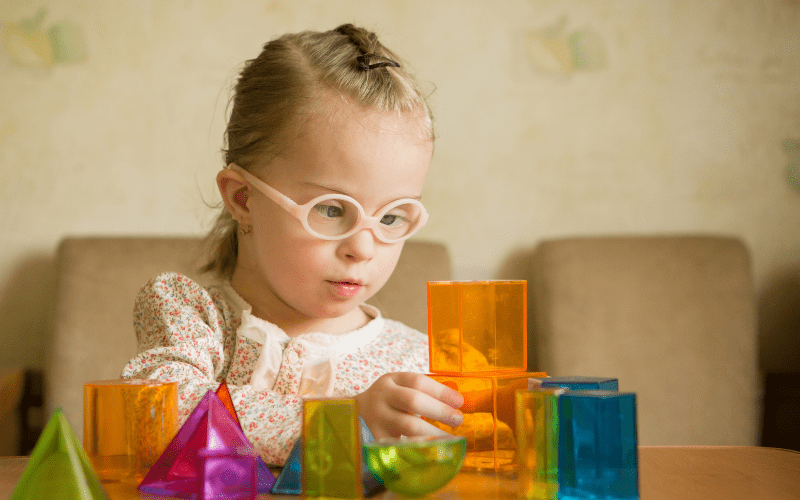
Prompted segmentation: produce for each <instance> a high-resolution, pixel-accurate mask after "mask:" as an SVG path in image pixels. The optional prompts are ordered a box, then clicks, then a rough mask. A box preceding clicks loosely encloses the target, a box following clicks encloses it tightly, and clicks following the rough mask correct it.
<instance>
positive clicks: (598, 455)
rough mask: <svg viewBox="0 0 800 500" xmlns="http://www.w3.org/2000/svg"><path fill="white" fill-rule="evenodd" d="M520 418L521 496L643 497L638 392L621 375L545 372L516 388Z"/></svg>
mask: <svg viewBox="0 0 800 500" xmlns="http://www.w3.org/2000/svg"><path fill="white" fill-rule="evenodd" d="M516 418H517V428H518V429H520V433H519V436H518V444H519V456H520V467H519V472H518V479H519V488H520V496H521V497H522V498H527V499H536V500H555V499H556V498H558V499H559V500H578V499H585V498H592V499H596V500H634V499H638V498H639V490H638V460H637V436H636V397H635V394H632V393H620V392H619V391H618V383H617V380H616V379H604V378H596V377H559V378H546V379H542V380H541V388H533V389H531V390H529V391H519V392H518V393H517V394H516Z"/></svg>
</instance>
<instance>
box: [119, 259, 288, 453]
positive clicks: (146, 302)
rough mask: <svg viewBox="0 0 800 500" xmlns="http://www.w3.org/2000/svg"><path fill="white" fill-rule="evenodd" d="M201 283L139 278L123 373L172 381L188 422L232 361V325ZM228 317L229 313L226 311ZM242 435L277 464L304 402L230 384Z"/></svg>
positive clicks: (180, 411) (168, 276)
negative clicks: (134, 347)
mask: <svg viewBox="0 0 800 500" xmlns="http://www.w3.org/2000/svg"><path fill="white" fill-rule="evenodd" d="M224 314H225V312H224V311H220V309H218V308H217V307H216V306H215V304H214V301H213V300H212V298H211V296H210V295H209V293H208V291H207V290H205V289H204V288H203V287H201V286H200V285H198V284H197V283H195V282H194V281H192V280H190V279H189V278H187V277H185V276H181V275H179V274H175V273H168V274H162V275H159V276H157V277H156V278H154V279H153V280H151V281H150V282H149V283H147V285H145V286H144V287H143V288H142V289H141V291H140V292H139V295H138V297H137V299H136V303H135V306H134V328H135V330H136V337H137V341H138V346H139V348H138V351H139V353H138V354H137V355H136V357H134V358H133V359H132V360H131V361H129V362H128V364H127V365H126V366H125V368H124V369H123V372H122V377H123V378H154V379H158V380H163V381H168V382H177V383H178V416H179V420H180V422H181V425H182V424H183V422H185V421H186V419H187V418H188V417H189V415H190V414H191V413H192V411H193V410H194V408H195V407H196V406H197V403H198V402H199V401H200V399H202V397H203V396H204V395H205V394H206V392H208V391H209V390H211V391H215V390H216V389H217V388H218V387H219V384H220V382H221V381H222V379H223V378H225V374H226V373H227V371H228V369H229V368H230V364H231V359H232V357H233V351H234V349H235V347H236V335H235V332H228V333H227V334H226V333H225V329H226V321H225V318H224V317H223V315H224ZM228 320H230V318H228ZM228 390H229V391H230V393H231V398H232V399H233V403H234V406H235V407H236V409H237V414H238V416H239V420H240V422H241V424H242V428H243V430H244V432H245V435H246V436H247V438H248V439H249V440H250V442H251V443H252V444H253V446H254V447H255V449H256V451H257V452H258V453H259V454H260V455H261V457H262V458H263V459H264V461H265V462H267V463H268V464H275V465H283V463H284V462H285V461H286V458H287V456H288V455H289V452H290V451H291V448H292V446H293V445H294V442H295V441H296V440H297V438H298V437H299V436H300V425H301V416H302V402H301V400H300V399H299V398H298V397H297V396H296V395H286V394H278V393H276V392H273V391H260V392H256V391H254V390H253V388H252V387H251V386H249V385H239V386H235V385H228Z"/></svg>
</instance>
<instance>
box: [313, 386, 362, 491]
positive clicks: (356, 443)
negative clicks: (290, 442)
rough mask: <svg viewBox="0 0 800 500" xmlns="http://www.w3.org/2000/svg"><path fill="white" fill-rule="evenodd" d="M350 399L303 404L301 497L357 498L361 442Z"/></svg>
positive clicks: (356, 409) (359, 488) (355, 407)
mask: <svg viewBox="0 0 800 500" xmlns="http://www.w3.org/2000/svg"><path fill="white" fill-rule="evenodd" d="M358 427H359V425H358V405H357V404H356V401H355V400H354V399H307V400H305V401H304V402H303V467H302V472H301V475H302V485H303V496H306V497H326V498H360V497H361V493H362V490H361V443H360V440H359V436H358Z"/></svg>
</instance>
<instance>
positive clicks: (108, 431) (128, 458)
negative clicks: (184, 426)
mask: <svg viewBox="0 0 800 500" xmlns="http://www.w3.org/2000/svg"><path fill="white" fill-rule="evenodd" d="M177 396H178V384H177V383H175V382H161V381H158V380H141V379H125V380H103V381H97V382H88V383H86V384H84V386H83V447H84V449H85V450H86V454H87V455H88V457H89V460H90V461H91V462H92V465H93V466H94V468H95V470H96V471H97V475H98V477H99V478H100V480H101V481H104V482H113V481H124V482H137V483H138V482H140V481H141V480H142V479H143V478H144V476H145V475H146V474H147V472H148V471H149V470H150V467H152V465H153V464H154V463H155V462H156V460H158V457H159V456H161V453H163V451H164V449H165V448H166V447H167V445H168V444H169V442H170V441H172V438H173V437H174V436H175V433H177V432H178V400H177Z"/></svg>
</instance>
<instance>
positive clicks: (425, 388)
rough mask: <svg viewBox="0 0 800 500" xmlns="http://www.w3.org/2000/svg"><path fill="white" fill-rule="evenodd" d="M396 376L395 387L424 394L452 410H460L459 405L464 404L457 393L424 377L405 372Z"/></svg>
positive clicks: (461, 397)
mask: <svg viewBox="0 0 800 500" xmlns="http://www.w3.org/2000/svg"><path fill="white" fill-rule="evenodd" d="M397 375H398V376H397V377H396V379H395V383H396V384H397V385H400V386H403V387H408V388H409V389H414V390H417V391H420V392H422V393H425V394H427V395H428V396H431V397H433V398H436V399H438V400H439V401H441V402H443V403H446V404H448V405H450V406H452V407H453V408H461V405H462V404H464V398H463V396H461V394H460V393H459V392H458V391H456V390H455V389H453V388H451V387H447V386H446V385H444V384H440V383H439V382H437V381H435V380H433V379H432V378H430V377H428V376H426V375H422V374H419V373H405V372H404V373H398V374H397Z"/></svg>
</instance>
